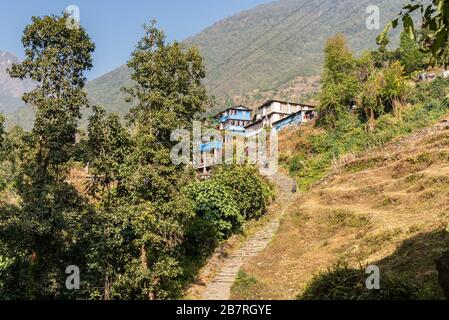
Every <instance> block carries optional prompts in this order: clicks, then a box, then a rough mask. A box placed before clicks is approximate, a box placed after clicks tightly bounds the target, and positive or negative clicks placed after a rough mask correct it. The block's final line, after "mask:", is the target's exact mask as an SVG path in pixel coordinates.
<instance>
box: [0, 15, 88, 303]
mask: <svg viewBox="0 0 449 320" xmlns="http://www.w3.org/2000/svg"><path fill="white" fill-rule="evenodd" d="M68 19H69V17H68V16H67V15H63V16H44V17H33V18H32V23H31V24H30V25H28V26H27V27H26V28H25V31H24V34H23V38H22V43H23V45H24V47H25V52H26V55H25V59H24V60H23V62H21V63H19V64H15V65H13V66H12V67H11V69H10V70H9V73H10V75H11V76H12V77H16V78H21V79H25V78H31V79H32V80H34V81H35V82H36V84H37V86H36V88H35V89H34V90H32V91H31V92H29V93H26V94H25V95H24V96H23V100H24V101H25V102H27V103H29V104H31V105H33V106H35V107H36V109H37V111H36V122H35V126H34V128H33V131H32V135H31V136H30V138H29V139H27V140H26V141H25V147H24V148H25V152H24V153H23V155H22V157H23V159H22V161H21V162H20V167H19V168H18V169H17V174H16V177H15V181H16V188H17V193H18V195H19V197H20V201H19V204H18V205H17V206H15V207H14V208H12V207H8V208H2V211H3V209H5V210H4V212H5V214H4V215H2V217H1V219H2V223H1V228H0V233H1V235H2V239H4V240H5V243H6V247H7V251H8V252H9V254H10V257H12V258H13V260H14V263H12V264H11V266H10V269H9V270H8V272H5V276H6V277H7V279H6V283H8V290H9V292H10V294H11V295H10V296H11V297H22V298H56V297H63V296H64V295H65V294H66V291H65V290H64V289H63V287H64V279H65V268H66V267H67V266H68V265H71V264H77V265H79V266H81V265H82V264H83V257H82V256H81V255H78V254H75V253H76V252H77V250H78V249H79V248H78V245H79V240H80V237H81V235H82V234H83V231H82V230H81V229H80V226H81V223H82V220H83V217H84V215H85V214H87V213H88V211H89V209H88V206H87V205H86V203H85V201H84V199H82V198H81V197H80V196H79V195H78V192H77V191H76V189H75V188H74V187H73V186H71V185H70V184H68V183H67V182H66V181H65V180H66V179H65V177H66V168H65V164H66V162H67V161H68V159H69V158H70V153H71V150H72V148H73V145H74V143H75V134H76V128H77V121H78V119H79V118H80V108H81V107H83V106H86V105H87V98H86V94H85V93H84V91H83V87H84V85H85V82H86V79H85V77H84V76H83V72H84V71H85V70H88V69H90V68H91V67H92V58H91V53H92V52H93V50H94V44H93V43H92V42H91V40H90V39H89V36H88V35H87V33H86V31H85V30H84V29H83V28H82V27H81V26H80V27H79V28H70V23H68Z"/></svg>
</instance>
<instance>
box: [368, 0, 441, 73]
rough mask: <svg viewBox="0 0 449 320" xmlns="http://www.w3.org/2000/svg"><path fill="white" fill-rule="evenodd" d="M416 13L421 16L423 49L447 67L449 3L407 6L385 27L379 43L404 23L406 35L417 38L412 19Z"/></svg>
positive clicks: (433, 0)
mask: <svg viewBox="0 0 449 320" xmlns="http://www.w3.org/2000/svg"><path fill="white" fill-rule="evenodd" d="M414 12H420V14H421V32H422V33H423V34H424V36H423V37H422V39H419V41H420V43H421V48H422V49H423V50H424V51H427V52H430V53H431V54H432V55H433V57H434V58H435V61H436V62H437V63H439V64H441V65H444V66H445V67H446V66H447V65H448V63H449V50H448V44H449V1H448V0H432V1H431V2H430V3H426V2H418V3H411V4H407V5H405V6H404V7H403V8H402V10H401V12H400V13H399V16H398V17H397V18H396V19H394V20H392V21H391V22H390V23H388V24H387V25H386V26H385V29H384V30H383V32H382V33H381V34H380V35H379V36H378V38H377V41H378V43H380V42H382V41H383V40H384V39H385V38H386V37H387V35H388V33H389V32H390V31H391V29H394V28H396V27H397V26H398V25H399V20H401V21H402V24H403V29H404V33H405V34H406V35H407V36H408V37H409V38H410V39H412V40H415V39H416V38H417V31H416V30H415V24H414V21H413V18H412V14H413V13H414Z"/></svg>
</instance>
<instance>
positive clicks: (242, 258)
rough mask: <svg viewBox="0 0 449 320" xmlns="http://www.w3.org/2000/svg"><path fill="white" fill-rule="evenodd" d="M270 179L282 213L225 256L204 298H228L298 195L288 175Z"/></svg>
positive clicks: (267, 242) (277, 175)
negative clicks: (248, 264) (241, 269)
mask: <svg viewBox="0 0 449 320" xmlns="http://www.w3.org/2000/svg"><path fill="white" fill-rule="evenodd" d="M268 179H269V180H270V181H271V182H272V183H273V184H275V185H276V186H277V190H278V193H277V195H276V203H277V204H280V208H281V209H280V210H281V214H278V215H275V218H273V220H271V221H269V222H268V223H267V225H266V226H264V227H263V228H262V229H261V230H260V231H258V232H257V233H256V234H255V235H253V236H252V237H251V238H249V239H248V240H246V242H245V243H244V244H242V245H241V246H240V247H239V248H238V249H236V250H235V251H234V252H232V253H231V254H230V255H229V256H228V257H227V258H225V260H224V261H223V263H222V265H221V268H220V270H219V271H218V273H217V275H216V276H215V278H213V279H212V280H211V281H210V282H209V283H208V284H207V285H206V289H205V291H204V293H203V296H202V299H204V300H228V299H229V297H230V294H231V287H232V284H233V283H234V281H235V279H236V277H237V274H238V272H239V270H240V268H241V267H242V266H243V265H244V264H245V263H247V262H248V261H249V260H250V259H251V258H253V257H255V256H256V255H258V254H259V253H260V252H261V251H263V250H264V249H265V248H266V247H267V246H268V244H269V243H270V241H271V239H272V238H273V236H274V235H275V233H276V231H277V230H278V228H279V222H280V219H281V217H282V215H283V213H284V211H285V209H286V208H287V207H288V205H289V204H291V203H292V202H293V200H294V199H295V197H296V196H295V195H293V194H292V192H291V188H292V180H291V179H290V178H288V177H287V176H284V175H282V174H280V173H276V174H275V175H271V176H268Z"/></svg>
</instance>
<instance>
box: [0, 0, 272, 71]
mask: <svg viewBox="0 0 449 320" xmlns="http://www.w3.org/2000/svg"><path fill="white" fill-rule="evenodd" d="M271 1H273V0H69V1H66V0H12V1H11V0H8V1H5V0H1V1H0V4H1V7H2V9H1V10H0V51H9V52H12V53H14V54H16V55H17V56H19V57H20V58H23V55H24V50H23V46H22V44H21V42H20V41H21V36H22V32H23V29H24V28H25V26H26V25H27V24H28V23H30V21H31V17H32V16H42V15H49V14H60V13H62V12H63V11H64V10H65V9H66V8H67V7H68V6H70V5H76V6H77V7H78V8H79V10H80V19H81V24H82V25H83V26H84V27H85V28H86V30H87V32H88V33H89V35H90V37H91V38H92V40H93V41H94V42H95V44H96V50H95V53H94V68H93V69H92V70H91V71H90V72H89V73H88V74H87V77H88V78H89V79H93V78H96V77H98V76H101V75H103V74H105V73H107V72H109V71H111V70H113V69H115V68H116V67H118V66H120V65H123V64H124V63H125V62H126V61H127V60H128V58H129V55H130V53H131V51H132V50H133V48H134V46H135V44H136V43H137V41H138V40H139V39H140V38H141V36H142V24H143V23H145V22H149V21H150V20H151V19H156V20H157V21H158V26H159V27H161V28H162V29H164V31H165V32H166V34H167V37H168V39H169V40H170V41H172V40H179V41H181V40H183V39H185V38H188V37H190V36H193V35H195V34H197V33H198V32H200V31H202V30H203V29H204V28H206V27H208V26H210V25H212V24H213V23H215V22H217V21H219V20H221V19H224V18H226V17H228V16H231V15H233V14H236V13H238V12H240V11H243V10H246V9H250V8H252V7H254V6H256V5H258V4H262V3H268V2H271Z"/></svg>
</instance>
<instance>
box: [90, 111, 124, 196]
mask: <svg viewBox="0 0 449 320" xmlns="http://www.w3.org/2000/svg"><path fill="white" fill-rule="evenodd" d="M88 132H89V139H88V140H87V143H86V146H85V149H86V150H85V153H86V160H87V161H88V162H89V165H90V168H91V170H90V172H91V174H92V176H93V179H92V180H90V182H89V185H88V192H89V194H90V195H92V196H95V195H96V194H97V193H98V192H100V191H104V190H105V189H106V188H108V187H109V186H110V185H111V184H112V183H114V182H119V185H118V188H120V187H121V183H122V182H123V170H124V162H125V158H126V156H127V155H128V154H129V152H130V148H131V137H130V136H129V133H128V132H127V131H126V130H125V128H123V127H122V125H121V123H120V120H119V118H118V116H117V115H115V114H110V115H106V112H105V111H104V110H103V109H102V108H100V107H96V106H95V107H93V115H92V116H91V117H90V118H89V126H88ZM87 161H86V162H87Z"/></svg>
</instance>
